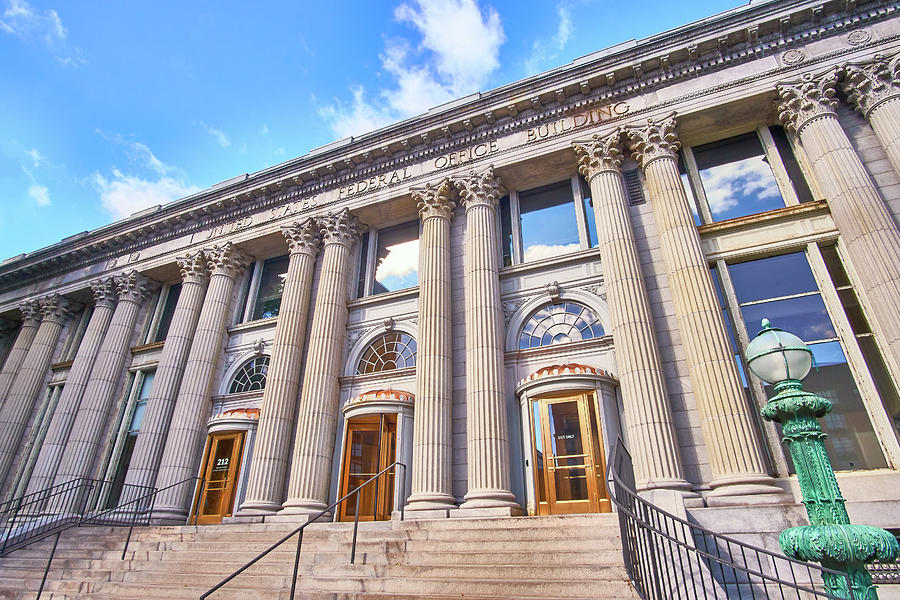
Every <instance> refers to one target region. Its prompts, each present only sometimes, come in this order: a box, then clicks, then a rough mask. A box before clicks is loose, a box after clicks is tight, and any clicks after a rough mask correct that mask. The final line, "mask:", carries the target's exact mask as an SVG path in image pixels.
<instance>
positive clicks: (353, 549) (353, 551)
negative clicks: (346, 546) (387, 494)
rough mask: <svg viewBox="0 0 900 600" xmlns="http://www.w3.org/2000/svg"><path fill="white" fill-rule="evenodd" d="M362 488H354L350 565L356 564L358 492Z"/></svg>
mask: <svg viewBox="0 0 900 600" xmlns="http://www.w3.org/2000/svg"><path fill="white" fill-rule="evenodd" d="M361 489H362V486H359V487H358V488H356V511H355V512H356V516H355V517H354V518H353V546H352V547H351V549H350V564H351V565H352V564H355V563H356V532H357V530H358V529H359V499H360V496H359V491H360V490H361Z"/></svg>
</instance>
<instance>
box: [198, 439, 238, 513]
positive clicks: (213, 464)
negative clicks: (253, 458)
mask: <svg viewBox="0 0 900 600" xmlns="http://www.w3.org/2000/svg"><path fill="white" fill-rule="evenodd" d="M243 446H244V433H243V432H238V433H224V434H213V435H211V436H209V441H208V442H207V446H206V460H205V468H204V473H203V482H202V483H201V486H202V489H201V495H200V498H199V500H198V502H197V515H196V521H197V523H198V524H201V525H208V524H214V523H221V522H222V517H226V516H229V515H230V514H231V510H232V508H233V505H234V492H235V489H236V486H235V482H236V481H237V473H238V469H239V468H240V459H241V451H242V450H243Z"/></svg>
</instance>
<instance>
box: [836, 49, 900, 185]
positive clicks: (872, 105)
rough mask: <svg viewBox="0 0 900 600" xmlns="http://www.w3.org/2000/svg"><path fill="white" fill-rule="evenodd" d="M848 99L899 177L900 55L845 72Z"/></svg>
mask: <svg viewBox="0 0 900 600" xmlns="http://www.w3.org/2000/svg"><path fill="white" fill-rule="evenodd" d="M843 71H844V73H843V82H842V84H841V87H843V89H844V92H845V93H846V94H847V99H848V100H849V101H850V104H852V105H853V106H854V108H856V109H857V110H858V111H859V112H860V113H862V115H863V116H864V117H865V118H866V119H867V120H868V121H869V124H871V125H872V131H874V132H875V136H876V137H877V138H878V141H879V142H881V146H882V147H883V148H884V151H885V153H887V155H888V158H889V159H890V161H891V164H892V165H893V166H894V171H895V172H896V173H897V174H900V55H897V56H895V57H894V58H893V59H892V60H890V61H889V60H886V59H884V58H880V57H878V58H876V59H875V60H874V61H872V62H868V63H863V64H849V65H846V66H845V67H844V68H843Z"/></svg>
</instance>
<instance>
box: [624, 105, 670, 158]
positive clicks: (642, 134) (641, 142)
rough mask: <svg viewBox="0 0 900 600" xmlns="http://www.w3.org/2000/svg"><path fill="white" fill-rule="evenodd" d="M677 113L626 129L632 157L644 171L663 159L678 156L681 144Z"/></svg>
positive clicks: (629, 126)
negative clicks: (654, 162) (676, 118)
mask: <svg viewBox="0 0 900 600" xmlns="http://www.w3.org/2000/svg"><path fill="white" fill-rule="evenodd" d="M676 128H677V123H676V121H675V113H672V114H671V115H669V116H668V117H665V118H664V119H662V120H658V121H657V120H654V119H647V124H646V125H627V126H626V127H625V129H624V131H625V135H626V136H628V141H629V145H630V146H631V156H632V157H633V158H634V160H636V161H637V163H638V164H639V165H640V166H641V168H642V169H646V168H647V165H649V164H650V163H651V162H653V161H655V160H658V159H661V158H671V159H674V158H675V157H677V156H678V150H679V149H680V148H681V142H679V141H678V135H677V134H676V132H675V130H676Z"/></svg>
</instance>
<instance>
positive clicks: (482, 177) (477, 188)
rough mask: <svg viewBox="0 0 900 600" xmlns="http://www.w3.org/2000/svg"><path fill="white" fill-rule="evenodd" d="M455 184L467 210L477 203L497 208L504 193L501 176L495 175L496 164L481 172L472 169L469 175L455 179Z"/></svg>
mask: <svg viewBox="0 0 900 600" xmlns="http://www.w3.org/2000/svg"><path fill="white" fill-rule="evenodd" d="M453 186H454V187H455V188H456V189H457V190H458V191H459V197H460V199H461V201H462V204H463V205H464V206H465V207H466V210H469V209H470V208H472V207H473V206H477V205H485V206H489V207H491V208H496V207H497V202H499V201H500V196H501V194H502V188H501V184H500V178H499V177H496V176H494V165H490V166H489V167H488V168H487V169H485V170H484V171H482V172H481V173H480V174H479V173H477V172H475V171H472V172H471V173H470V174H469V176H468V177H462V178H459V179H454V180H453Z"/></svg>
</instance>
